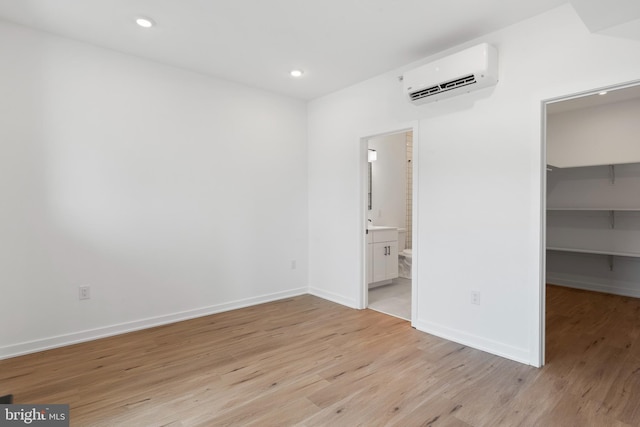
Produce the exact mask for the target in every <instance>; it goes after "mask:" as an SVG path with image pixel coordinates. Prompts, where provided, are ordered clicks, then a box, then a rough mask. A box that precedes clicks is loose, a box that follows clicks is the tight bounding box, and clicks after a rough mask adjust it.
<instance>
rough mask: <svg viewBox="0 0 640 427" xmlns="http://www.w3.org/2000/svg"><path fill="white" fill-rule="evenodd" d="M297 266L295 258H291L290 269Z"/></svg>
mask: <svg viewBox="0 0 640 427" xmlns="http://www.w3.org/2000/svg"><path fill="white" fill-rule="evenodd" d="M297 267H298V266H297V263H296V260H295V259H294V260H291V269H292V270H295V269H296V268H297Z"/></svg>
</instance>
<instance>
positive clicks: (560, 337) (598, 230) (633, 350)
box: [542, 82, 640, 401]
mask: <svg viewBox="0 0 640 427" xmlns="http://www.w3.org/2000/svg"><path fill="white" fill-rule="evenodd" d="M639 117H640V82H635V83H631V84H625V85H621V86H618V87H611V88H606V89H599V90H596V91H593V92H589V93H584V94H579V95H575V96H571V97H567V98H564V99H558V100H553V101H549V102H547V103H546V104H545V105H544V122H545V144H544V150H545V152H546V164H547V172H546V179H545V180H544V190H543V191H544V192H545V195H546V197H545V198H544V199H545V200H544V203H545V205H546V207H545V213H544V215H543V217H544V218H543V224H545V225H544V228H545V232H546V236H545V237H544V241H545V251H544V252H545V258H544V265H545V279H546V280H545V284H544V285H543V289H542V295H543V304H544V311H543V314H544V316H543V322H544V323H543V325H544V328H543V336H544V340H543V344H544V345H543V347H542V348H543V349H544V350H543V363H546V364H547V365H549V364H553V363H563V364H570V365H571V366H572V369H577V370H582V371H584V372H583V375H584V377H585V378H588V377H589V376H590V375H594V373H595V372H596V371H595V370H598V369H599V370H600V371H598V372H599V374H598V375H600V376H601V377H602V378H600V380H599V382H600V383H604V382H607V381H610V382H611V383H612V384H613V383H614V382H615V381H616V378H618V377H619V376H620V375H623V373H622V372H621V371H620V369H621V368H620V367H621V366H626V364H628V363H630V362H631V361H632V360H636V359H637V358H638V357H640V335H639V334H638V331H640V144H639V143H638V135H640V120H638V118H639ZM607 367H610V368H607ZM581 375H582V374H581ZM571 387H574V386H571ZM574 388H575V390H573V392H576V393H580V394H582V393H585V392H589V393H592V394H593V396H592V399H596V400H598V401H604V400H605V397H606V393H609V392H611V389H609V388H607V387H599V388H598V389H597V390H591V391H589V390H587V388H585V387H582V388H585V389H584V390H582V388H581V386H580V385H575V387H574Z"/></svg>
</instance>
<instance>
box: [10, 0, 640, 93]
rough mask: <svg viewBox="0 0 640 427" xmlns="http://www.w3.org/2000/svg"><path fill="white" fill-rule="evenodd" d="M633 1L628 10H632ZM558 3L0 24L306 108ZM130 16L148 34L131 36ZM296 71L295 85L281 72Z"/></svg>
mask: <svg viewBox="0 0 640 427" xmlns="http://www.w3.org/2000/svg"><path fill="white" fill-rule="evenodd" d="M633 1H637V0H633ZM564 3H567V1H566V0H535V1H531V0H448V1H441V0H440V1H439V0H315V1H313V0H0V18H2V19H5V20H7V21H11V22H15V23H18V24H22V25H26V26H30V27H34V28H38V29H42V30H45V31H48V32H51V33H54V34H58V35H62V36H65V37H69V38H72V39H77V40H82V41H86V42H88V43H92V44H95V45H98V46H103V47H107V48H111V49H115V50H117V51H120V52H125V53H130V54H133V55H136V56H139V57H143V58H147V59H151V60H155V61H158V62H162V63H166V64H170V65H174V66H178V67H182V68H185V69H189V70H193V71H197V72H200V73H205V74H209V75H213V76H218V77H222V78H225V79H229V80H233V81H236V82H239V83H243V84H246V85H250V86H253V87H258V88H263V89H267V90H270V91H273V92H278V93H281V94H285V95H288V96H293V97H296V98H301V99H312V98H315V97H318V96H321V95H324V94H327V93H330V92H333V91H336V90H338V89H341V88H343V87H346V86H349V85H351V84H354V83H357V82H359V81H363V80H366V79H367V78H370V77H373V76H376V75H378V74H381V73H383V72H386V71H389V70H392V69H395V68H397V67H401V66H403V65H406V64H408V63H410V62H413V61H417V60H419V59H422V58H424V57H426V56H429V55H432V54H435V53H438V52H440V51H443V50H445V49H448V48H451V47H454V46H456V45H458V44H460V43H463V42H465V41H468V40H470V39H472V38H475V37H478V36H481V35H483V34H487V33H489V32H492V31H495V30H497V29H500V28H503V27H505V26H508V25H510V24H513V23H516V22H518V21H521V20H523V19H526V18H529V17H531V16H534V15H537V14H540V13H542V12H545V11H547V10H549V9H552V8H554V7H557V6H559V5H561V4H564ZM138 15H144V16H148V17H151V18H152V19H153V20H155V21H156V22H157V26H156V27H154V28H151V29H148V30H145V29H142V28H139V27H137V26H136V25H135V24H134V18H135V17H136V16H138ZM293 68H301V69H303V70H305V75H304V77H303V78H301V79H297V80H296V79H293V78H291V77H290V76H289V74H288V73H289V71H290V70H291V69H293Z"/></svg>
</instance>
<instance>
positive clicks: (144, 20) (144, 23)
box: [136, 16, 156, 28]
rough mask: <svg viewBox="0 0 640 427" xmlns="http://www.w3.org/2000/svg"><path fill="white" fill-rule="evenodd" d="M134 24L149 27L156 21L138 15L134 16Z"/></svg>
mask: <svg viewBox="0 0 640 427" xmlns="http://www.w3.org/2000/svg"><path fill="white" fill-rule="evenodd" d="M136 24H138V25H139V26H141V27H142V28H151V27H153V26H154V25H155V24H156V23H155V22H153V19H150V18H145V17H142V16H141V17H139V18H136Z"/></svg>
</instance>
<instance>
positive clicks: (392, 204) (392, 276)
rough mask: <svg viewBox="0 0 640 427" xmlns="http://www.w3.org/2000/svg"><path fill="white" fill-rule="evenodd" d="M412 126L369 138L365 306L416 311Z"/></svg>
mask: <svg viewBox="0 0 640 427" xmlns="http://www.w3.org/2000/svg"><path fill="white" fill-rule="evenodd" d="M413 136H414V135H413V130H408V131H402V132H396V133H391V134H385V135H381V136H375V137H371V138H367V139H366V149H367V179H366V182H367V189H366V191H367V195H366V197H365V198H364V199H365V204H366V206H365V212H366V223H367V230H366V257H365V269H366V289H365V291H366V296H367V298H366V307H367V308H369V309H372V310H375V311H379V312H382V313H385V314H388V315H391V316H395V317H398V318H401V319H404V320H408V321H410V320H411V314H412V294H413V286H412V272H413V228H414V227H413V226H414V221H413V212H414V209H413V205H414V200H413V198H414V191H413V190H414V189H413V178H414V167H413V164H414V162H413V154H414V150H413Z"/></svg>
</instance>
